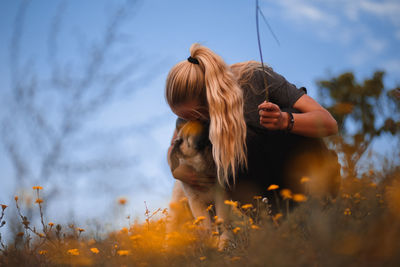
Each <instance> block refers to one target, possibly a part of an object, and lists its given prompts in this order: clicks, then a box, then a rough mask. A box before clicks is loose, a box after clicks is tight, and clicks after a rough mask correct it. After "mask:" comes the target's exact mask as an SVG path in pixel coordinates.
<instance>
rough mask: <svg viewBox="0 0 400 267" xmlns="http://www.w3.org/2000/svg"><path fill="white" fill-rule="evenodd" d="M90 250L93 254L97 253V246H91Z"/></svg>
mask: <svg viewBox="0 0 400 267" xmlns="http://www.w3.org/2000/svg"><path fill="white" fill-rule="evenodd" d="M90 251H91V252H93V253H94V254H98V253H99V252H100V251H99V250H98V249H97V248H91V249H90Z"/></svg>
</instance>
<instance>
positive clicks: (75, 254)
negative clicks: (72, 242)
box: [67, 248, 79, 256]
mask: <svg viewBox="0 0 400 267" xmlns="http://www.w3.org/2000/svg"><path fill="white" fill-rule="evenodd" d="M67 253H68V254H69V255H71V256H79V250H78V249H77V248H73V249H69V250H68V251H67Z"/></svg>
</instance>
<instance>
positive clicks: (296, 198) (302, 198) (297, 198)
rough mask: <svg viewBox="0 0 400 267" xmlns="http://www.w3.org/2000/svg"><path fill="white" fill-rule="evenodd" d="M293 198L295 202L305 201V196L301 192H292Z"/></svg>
mask: <svg viewBox="0 0 400 267" xmlns="http://www.w3.org/2000/svg"><path fill="white" fill-rule="evenodd" d="M293 200H294V201H296V202H305V201H307V197H306V196H305V195H303V194H294V195H293Z"/></svg>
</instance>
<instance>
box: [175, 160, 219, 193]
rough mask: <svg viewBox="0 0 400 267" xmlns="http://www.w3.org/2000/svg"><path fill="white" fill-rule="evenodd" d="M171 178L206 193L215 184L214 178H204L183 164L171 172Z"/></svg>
mask: <svg viewBox="0 0 400 267" xmlns="http://www.w3.org/2000/svg"><path fill="white" fill-rule="evenodd" d="M172 176H174V178H175V179H178V180H181V181H182V182H184V183H186V184H189V185H191V186H192V187H194V188H196V189H197V190H200V191H207V190H208V189H209V188H210V186H212V185H213V184H215V183H216V179H215V177H204V175H202V174H200V173H197V172H196V171H195V170H194V169H193V168H192V167H190V166H188V165H184V164H181V165H179V166H178V167H177V168H176V169H175V170H174V171H173V172H172Z"/></svg>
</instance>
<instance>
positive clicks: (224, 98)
mask: <svg viewBox="0 0 400 267" xmlns="http://www.w3.org/2000/svg"><path fill="white" fill-rule="evenodd" d="M190 57H191V58H194V59H196V60H197V61H198V63H199V64H197V63H196V64H194V63H192V62H189V61H187V60H185V61H182V62H180V63H178V64H177V65H176V66H175V67H173V68H172V69H171V71H170V73H169V75H168V78H167V84H166V99H167V102H168V104H169V105H170V106H171V107H174V106H175V105H180V104H183V103H185V102H187V101H192V100H197V101H199V102H200V103H203V104H204V105H206V106H207V107H208V111H209V114H210V133H209V139H210V141H211V143H212V145H213V149H212V154H213V158H214V161H215V164H216V167H217V177H218V180H219V182H220V184H227V185H230V182H229V177H230V176H231V177H232V179H233V183H235V178H236V177H235V176H236V171H237V170H238V169H239V168H243V167H247V155H246V154H247V152H246V123H245V120H244V115H243V92H242V89H241V88H240V87H239V85H238V83H237V82H236V79H235V78H234V76H233V74H232V72H231V71H230V68H229V67H228V65H226V63H225V62H224V61H223V59H222V58H221V57H220V56H218V55H217V54H215V53H214V52H212V51H211V50H210V49H208V48H206V47H204V46H201V45H200V44H193V45H192V46H191V47H190Z"/></svg>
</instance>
